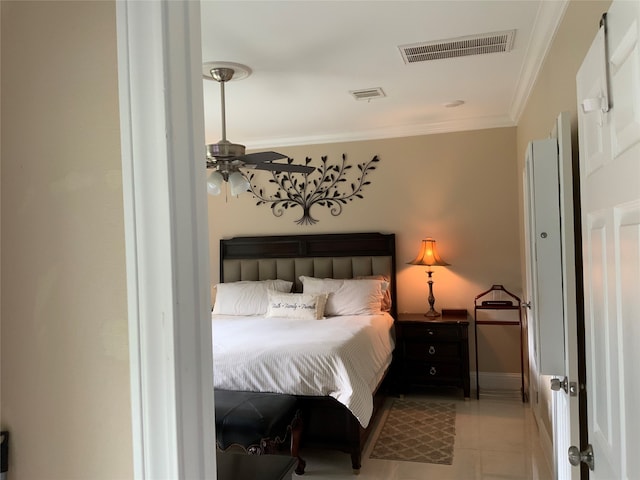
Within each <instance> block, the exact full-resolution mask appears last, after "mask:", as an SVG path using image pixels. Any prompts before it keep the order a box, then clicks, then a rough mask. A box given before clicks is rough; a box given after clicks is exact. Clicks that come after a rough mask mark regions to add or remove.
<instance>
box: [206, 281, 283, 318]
mask: <svg viewBox="0 0 640 480" xmlns="http://www.w3.org/2000/svg"><path fill="white" fill-rule="evenodd" d="M292 285H293V282H288V281H286V280H260V281H240V282H229V283H219V284H217V285H216V286H215V289H216V295H215V303H214V304H213V313H215V314H223V315H264V314H265V313H267V302H268V295H267V291H268V290H270V289H271V290H275V291H279V292H290V291H291V286H292Z"/></svg>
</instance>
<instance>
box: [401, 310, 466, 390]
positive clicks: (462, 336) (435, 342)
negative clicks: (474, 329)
mask: <svg viewBox="0 0 640 480" xmlns="http://www.w3.org/2000/svg"><path fill="white" fill-rule="evenodd" d="M395 325H396V344H397V347H396V348H397V349H398V360H399V365H398V368H399V371H398V381H399V385H398V387H399V390H400V391H401V392H404V391H406V390H410V389H413V388H416V387H431V386H453V387H459V388H462V390H463V391H464V396H465V398H469V397H470V394H471V387H470V385H471V382H470V378H469V314H468V313H467V311H466V310H444V309H443V310H442V316H440V317H437V318H428V317H425V316H424V314H422V313H401V314H400V315H399V316H398V319H397V320H396V323H395Z"/></svg>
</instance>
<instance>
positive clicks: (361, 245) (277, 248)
mask: <svg viewBox="0 0 640 480" xmlns="http://www.w3.org/2000/svg"><path fill="white" fill-rule="evenodd" d="M395 272H396V256H395V235H394V234H382V233H347V234H325V235H291V236H265V237H235V238H231V239H222V240H220V279H221V281H222V282H235V281H240V280H270V279H276V278H279V279H282V280H289V281H291V282H294V285H295V286H294V290H295V291H301V288H302V287H301V284H300V281H299V279H298V277H300V276H301V275H305V276H309V277H317V278H356V277H360V276H369V275H384V276H385V277H387V278H389V280H390V286H389V288H390V290H391V300H392V303H391V314H392V315H393V317H394V318H396V275H395Z"/></svg>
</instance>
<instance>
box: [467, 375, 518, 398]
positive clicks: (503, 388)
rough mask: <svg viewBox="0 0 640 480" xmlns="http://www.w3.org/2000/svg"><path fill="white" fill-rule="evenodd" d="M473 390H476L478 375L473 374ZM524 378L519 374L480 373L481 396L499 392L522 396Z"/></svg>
mask: <svg viewBox="0 0 640 480" xmlns="http://www.w3.org/2000/svg"><path fill="white" fill-rule="evenodd" d="M471 388H472V389H473V390H475V388H476V373H475V372H472V373H471ZM521 388H522V377H521V375H520V374H519V373H499V372H480V394H484V393H489V392H498V393H505V394H507V393H508V394H512V393H513V394H516V395H518V396H519V395H520V390H521Z"/></svg>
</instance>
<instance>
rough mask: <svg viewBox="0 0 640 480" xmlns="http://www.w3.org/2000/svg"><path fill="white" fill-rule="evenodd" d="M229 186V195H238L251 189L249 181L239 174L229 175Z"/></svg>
mask: <svg viewBox="0 0 640 480" xmlns="http://www.w3.org/2000/svg"><path fill="white" fill-rule="evenodd" d="M229 185H231V195H240V194H241V193H242V192H246V191H247V190H249V187H251V185H249V180H247V179H246V178H245V176H244V175H242V174H241V173H240V172H233V173H232V174H231V175H229Z"/></svg>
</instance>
